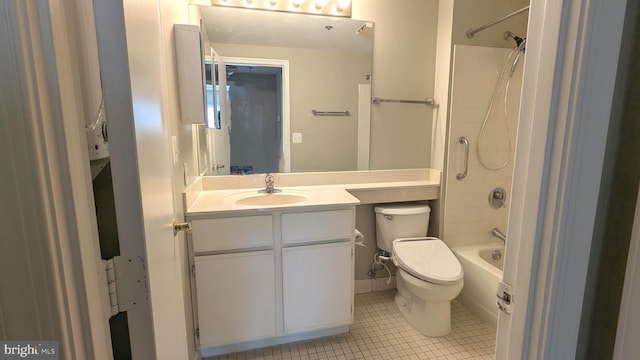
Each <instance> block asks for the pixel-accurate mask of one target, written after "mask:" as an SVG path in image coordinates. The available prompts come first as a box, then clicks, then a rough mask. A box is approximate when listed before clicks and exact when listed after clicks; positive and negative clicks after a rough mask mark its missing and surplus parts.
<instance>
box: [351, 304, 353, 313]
mask: <svg viewBox="0 0 640 360" xmlns="http://www.w3.org/2000/svg"><path fill="white" fill-rule="evenodd" d="M351 313H352V314H353V305H351Z"/></svg>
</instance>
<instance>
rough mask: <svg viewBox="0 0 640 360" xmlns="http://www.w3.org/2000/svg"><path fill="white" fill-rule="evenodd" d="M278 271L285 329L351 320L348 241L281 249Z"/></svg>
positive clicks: (296, 330) (291, 330) (298, 330)
mask: <svg viewBox="0 0 640 360" xmlns="http://www.w3.org/2000/svg"><path fill="white" fill-rule="evenodd" d="M282 271H283V274H282V276H283V291H284V330H285V333H287V334H291V333H297V332H301V331H310V330H314V329H320V328H328V327H335V326H343V325H348V324H350V323H351V322H352V316H351V309H352V302H353V265H352V256H351V242H340V243H333V244H322V245H310V246H300V247H293V248H285V249H282Z"/></svg>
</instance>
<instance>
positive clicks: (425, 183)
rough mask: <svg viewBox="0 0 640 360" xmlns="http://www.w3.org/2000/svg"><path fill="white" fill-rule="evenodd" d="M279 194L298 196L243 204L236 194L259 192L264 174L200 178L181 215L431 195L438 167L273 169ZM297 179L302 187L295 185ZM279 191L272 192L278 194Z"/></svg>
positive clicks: (436, 193) (437, 183)
mask: <svg viewBox="0 0 640 360" xmlns="http://www.w3.org/2000/svg"><path fill="white" fill-rule="evenodd" d="M274 176H275V187H276V188H277V189H281V190H282V191H283V192H282V193H280V194H281V195H285V196H302V197H304V200H302V201H297V202H294V203H283V204H268V205H255V204H251V205H243V204H241V203H238V200H239V199H242V198H247V197H256V196H260V197H261V196H265V197H267V196H269V195H266V194H261V193H259V192H258V190H261V189H263V188H264V187H258V186H259V185H262V184H263V183H264V175H249V176H219V177H206V178H201V179H199V180H198V181H197V182H196V183H194V184H193V185H192V186H190V187H189V188H188V189H187V191H186V192H185V194H184V195H185V206H186V209H185V210H186V214H187V215H188V216H190V217H194V216H195V217H198V216H203V215H207V214H214V213H230V212H233V213H237V212H243V213H251V212H261V211H267V210H277V209H293V208H303V207H310V206H340V205H359V204H374V203H387V202H400V201H416V200H433V199H437V198H438V196H439V192H440V172H439V171H437V170H431V169H414V170H380V171H369V172H356V173H351V174H348V175H345V174H344V173H315V174H314V173H305V174H274ZM296 184H301V186H296ZM277 196H278V194H276V195H275V196H274V198H275V197H277Z"/></svg>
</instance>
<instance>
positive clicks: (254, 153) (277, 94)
mask: <svg viewBox="0 0 640 360" xmlns="http://www.w3.org/2000/svg"><path fill="white" fill-rule="evenodd" d="M227 87H228V91H229V99H230V105H231V107H230V108H231V112H230V113H231V129H230V136H229V137H230V143H231V168H230V172H231V174H232V175H239V174H253V173H271V172H283V171H284V162H283V158H284V156H283V155H284V153H283V148H282V137H283V131H282V130H283V127H282V68H280V67H272V66H260V65H242V64H227Z"/></svg>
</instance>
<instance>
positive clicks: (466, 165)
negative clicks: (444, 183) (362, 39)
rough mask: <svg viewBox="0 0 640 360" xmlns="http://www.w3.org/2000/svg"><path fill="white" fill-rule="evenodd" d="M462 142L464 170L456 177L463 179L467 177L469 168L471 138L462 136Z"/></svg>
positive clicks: (459, 140)
mask: <svg viewBox="0 0 640 360" xmlns="http://www.w3.org/2000/svg"><path fill="white" fill-rule="evenodd" d="M458 142H459V143H460V144H464V171H463V172H461V173H458V174H457V175H456V179H458V180H462V179H464V178H466V177H467V170H469V140H467V138H466V137H464V136H461V137H460V138H459V139H458Z"/></svg>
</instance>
